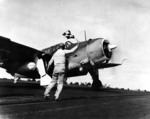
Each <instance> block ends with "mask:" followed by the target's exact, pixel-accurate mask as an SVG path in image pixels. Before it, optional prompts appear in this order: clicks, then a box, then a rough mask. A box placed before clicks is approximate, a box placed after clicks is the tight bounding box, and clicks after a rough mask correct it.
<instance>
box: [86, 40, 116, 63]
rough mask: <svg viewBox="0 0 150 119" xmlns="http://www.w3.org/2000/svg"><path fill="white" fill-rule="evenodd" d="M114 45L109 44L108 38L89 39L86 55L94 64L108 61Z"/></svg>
mask: <svg viewBox="0 0 150 119" xmlns="http://www.w3.org/2000/svg"><path fill="white" fill-rule="evenodd" d="M116 47H117V46H116V45H111V44H110V43H109V41H108V40H106V39H103V38H97V39H93V40H89V41H88V45H87V56H88V58H89V59H90V60H91V61H92V62H93V63H94V64H97V63H102V62H104V61H109V60H110V59H111V56H112V50H113V49H115V48H116Z"/></svg>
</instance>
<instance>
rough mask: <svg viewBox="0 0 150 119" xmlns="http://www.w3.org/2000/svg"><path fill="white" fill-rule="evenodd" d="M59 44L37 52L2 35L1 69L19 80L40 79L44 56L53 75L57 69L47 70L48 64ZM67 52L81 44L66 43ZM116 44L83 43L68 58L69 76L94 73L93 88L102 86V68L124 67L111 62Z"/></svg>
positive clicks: (0, 47)
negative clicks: (100, 74) (100, 78)
mask: <svg viewBox="0 0 150 119" xmlns="http://www.w3.org/2000/svg"><path fill="white" fill-rule="evenodd" d="M63 35H66V38H67V39H69V38H74V36H73V35H71V34H69V36H68V34H63ZM59 45H60V43H59V44H56V45H54V46H51V47H48V48H45V49H43V50H41V51H40V50H37V49H34V48H31V47H28V46H25V45H22V44H19V43H16V42H13V41H11V40H10V39H9V38H6V37H2V36H0V67H2V68H4V69H6V71H7V72H8V73H10V74H11V75H12V76H14V77H15V78H32V79H38V78H40V74H39V72H38V68H37V67H36V66H37V65H36V64H37V60H38V58H39V57H41V58H42V59H43V61H44V66H45V70H46V72H47V73H48V74H49V75H50V76H51V74H52V71H53V67H50V68H49V69H48V68H47V66H48V62H49V60H50V59H51V57H52V55H53V54H54V53H55V52H56V51H57V49H58V48H59ZM65 45H66V49H71V48H72V47H74V46H76V45H77V43H72V42H71V40H70V41H67V42H66V43H65ZM116 47H117V46H116V45H111V44H110V43H109V41H108V40H106V39H104V38H96V39H89V40H85V41H82V42H79V46H78V48H77V49H76V50H75V51H74V52H72V53H70V54H67V55H66V59H67V64H66V66H67V77H75V76H83V75H86V74H87V73H90V75H91V77H92V79H93V83H92V88H93V89H99V88H100V87H102V83H101V81H100V80H99V72H98V69H103V68H110V67H115V66H118V65H121V64H119V63H109V60H110V59H111V56H112V52H113V50H114V49H115V48H116Z"/></svg>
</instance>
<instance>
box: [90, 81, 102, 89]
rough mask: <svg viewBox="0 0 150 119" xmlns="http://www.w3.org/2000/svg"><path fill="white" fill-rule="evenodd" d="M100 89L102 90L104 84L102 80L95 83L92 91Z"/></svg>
mask: <svg viewBox="0 0 150 119" xmlns="http://www.w3.org/2000/svg"><path fill="white" fill-rule="evenodd" d="M100 88H102V82H101V81H100V80H97V81H93V84H92V89H93V90H99V89H100Z"/></svg>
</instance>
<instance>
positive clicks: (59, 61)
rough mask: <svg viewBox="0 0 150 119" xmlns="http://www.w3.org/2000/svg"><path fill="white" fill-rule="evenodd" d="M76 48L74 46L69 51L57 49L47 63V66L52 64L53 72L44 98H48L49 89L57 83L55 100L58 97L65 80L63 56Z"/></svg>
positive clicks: (64, 58)
mask: <svg viewBox="0 0 150 119" xmlns="http://www.w3.org/2000/svg"><path fill="white" fill-rule="evenodd" d="M77 47H78V46H75V47H74V48H72V49H71V50H63V49H58V50H57V51H56V52H55V53H54V55H53V57H52V58H51V60H50V61H49V66H50V65H51V64H52V63H53V62H54V70H53V75H52V80H51V82H50V84H49V85H48V86H47V88H46V90H45V92H44V96H49V93H50V91H51V89H52V88H53V87H54V85H55V84H56V83H57V90H56V92H55V95H54V96H55V100H57V99H58V98H59V95H60V93H61V91H62V89H63V83H64V79H65V71H66V65H65V64H66V57H65V55H66V54H67V53H70V52H73V51H75V50H76V49H77Z"/></svg>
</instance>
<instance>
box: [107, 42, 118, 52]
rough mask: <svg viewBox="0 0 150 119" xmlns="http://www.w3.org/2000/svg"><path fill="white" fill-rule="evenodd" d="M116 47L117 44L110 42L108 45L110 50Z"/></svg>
mask: <svg viewBox="0 0 150 119" xmlns="http://www.w3.org/2000/svg"><path fill="white" fill-rule="evenodd" d="M116 47H117V45H112V44H109V45H108V49H109V51H112V50H113V49H115V48H116Z"/></svg>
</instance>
